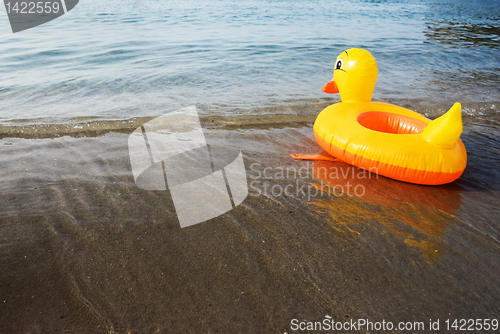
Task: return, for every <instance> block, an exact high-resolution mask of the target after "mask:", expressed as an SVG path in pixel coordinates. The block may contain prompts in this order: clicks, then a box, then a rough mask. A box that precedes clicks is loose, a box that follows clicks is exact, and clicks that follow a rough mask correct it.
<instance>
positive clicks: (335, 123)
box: [314, 49, 467, 185]
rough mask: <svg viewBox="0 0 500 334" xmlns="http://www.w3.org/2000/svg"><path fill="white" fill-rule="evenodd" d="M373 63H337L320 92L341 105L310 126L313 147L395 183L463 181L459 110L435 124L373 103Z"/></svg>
mask: <svg viewBox="0 0 500 334" xmlns="http://www.w3.org/2000/svg"><path fill="white" fill-rule="evenodd" d="M376 78H377V66H376V62H375V58H374V57H373V56H372V55H371V54H370V53H369V52H368V51H366V50H362V49H349V50H347V51H344V52H343V53H342V54H340V56H339V57H338V58H337V61H336V67H335V70H334V80H332V81H331V82H329V83H328V84H326V85H325V87H323V90H324V91H325V92H327V93H340V96H341V100H342V102H341V103H337V104H334V105H331V106H329V107H327V108H325V109H324V110H323V111H322V112H321V113H320V114H319V115H318V117H317V119H316V121H315V123H314V135H315V137H316V141H317V142H318V144H319V145H320V146H321V147H322V148H323V149H324V150H325V151H326V152H328V153H329V154H331V155H332V156H334V157H335V158H337V159H340V160H342V161H344V162H346V163H349V164H351V165H354V166H357V167H361V168H364V169H366V170H368V171H371V172H376V173H378V174H380V175H384V176H387V177H390V178H393V179H396V180H400V181H406V182H411V183H418V184H428V185H438V184H445V183H449V182H452V181H454V180H456V179H458V178H459V177H460V175H462V173H463V171H464V169H465V166H466V163H467V153H466V151H465V147H464V145H463V143H462V141H461V140H460V138H459V137H460V134H461V133H462V118H461V106H460V104H459V103H455V104H454V105H453V107H452V108H451V109H450V110H449V111H448V112H447V113H446V114H444V115H443V116H441V117H439V118H437V119H436V120H434V121H431V120H429V119H427V118H426V117H424V116H422V115H420V114H418V113H416V112H414V111H411V110H408V109H405V108H402V107H398V106H395V105H391V104H387V103H381V102H372V101H371V97H372V93H373V89H374V87H375V81H376Z"/></svg>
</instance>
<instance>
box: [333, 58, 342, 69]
mask: <svg viewBox="0 0 500 334" xmlns="http://www.w3.org/2000/svg"><path fill="white" fill-rule="evenodd" d="M342 65H344V61H343V60H342V59H339V60H338V61H337V64H336V65H335V69H336V70H341V69H342Z"/></svg>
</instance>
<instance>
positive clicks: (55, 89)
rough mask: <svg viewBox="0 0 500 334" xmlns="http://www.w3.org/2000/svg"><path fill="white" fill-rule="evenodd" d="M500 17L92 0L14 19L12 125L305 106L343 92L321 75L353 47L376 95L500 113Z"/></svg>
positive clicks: (5, 31) (6, 120)
mask: <svg viewBox="0 0 500 334" xmlns="http://www.w3.org/2000/svg"><path fill="white" fill-rule="evenodd" d="M499 15H500V10H499V7H498V4H497V3H496V1H479V0H475V1H438V2H436V1H337V2H335V3H333V2H331V1H324V0H316V1H307V2H303V1H266V0H255V1H246V2H244V3H241V2H234V1H217V2H210V1H192V2H183V1H161V2H160V1H129V2H124V1H106V2H105V3H103V2H102V1H97V0H88V1H85V2H81V3H79V4H78V6H77V7H75V9H74V10H72V11H71V12H69V13H68V14H66V15H64V16H62V17H60V18H58V19H57V20H54V21H52V22H49V23H47V24H44V25H42V26H39V27H37V28H35V29H31V30H27V31H24V32H21V33H17V34H12V33H11V32H10V31H9V29H10V27H9V26H8V20H7V19H6V17H5V19H4V20H0V21H1V22H0V24H1V25H0V31H1V37H2V38H1V41H0V51H1V52H0V73H1V77H0V94H1V102H0V123H2V124H8V125H13V124H18V120H24V121H26V120H29V122H30V123H61V122H64V121H68V120H71V119H75V118H81V117H84V118H85V119H86V122H92V121H93V120H95V118H98V119H99V120H101V119H107V120H123V119H130V118H133V117H152V116H157V115H161V114H163V113H165V112H168V111H171V110H175V109H177V108H181V107H185V106H187V105H193V104H196V105H197V106H198V108H199V109H200V110H201V111H202V112H204V113H206V114H217V115H227V114H230V115H234V114H241V113H243V114H262V113H278V114H283V113H284V114H288V113H292V114H293V113H294V112H295V111H296V110H300V109H301V108H302V107H303V106H304V105H308V104H311V103H319V104H325V103H328V102H330V103H331V102H332V101H335V100H336V99H337V97H333V98H332V97H329V96H328V95H326V94H324V93H323V92H322V91H321V87H322V86H323V85H324V83H326V82H327V81H329V80H330V79H331V76H332V70H333V61H334V60H335V58H336V57H337V55H338V54H339V53H341V52H342V51H343V50H345V49H347V48H350V47H362V48H366V49H368V50H369V51H370V52H372V54H373V55H374V56H375V57H376V58H377V61H378V68H379V78H378V82H377V86H376V89H375V93H374V98H375V99H377V100H394V101H397V102H398V104H400V105H407V106H409V107H412V108H413V109H417V110H418V111H422V112H430V113H431V114H432V115H433V116H437V115H438V114H439V113H441V112H443V111H444V110H446V109H447V108H449V106H450V105H451V103H453V102H455V101H460V102H471V103H478V102H480V103H484V104H483V105H482V106H481V107H482V108H483V109H486V110H489V109H490V108H491V109H493V110H494V111H498V106H499V103H498V101H500V92H499V89H498V84H499V82H500V77H499V75H498V73H499V70H500V60H499V59H500V58H499V57H498V55H499V53H498V48H499V46H500V34H499V31H500V26H499V22H500V21H499V19H498V18H499ZM422 105H424V106H425V107H424V106H422ZM317 112H319V110H316V113H317ZM12 120H14V122H12Z"/></svg>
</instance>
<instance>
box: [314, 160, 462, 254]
mask: <svg viewBox="0 0 500 334" xmlns="http://www.w3.org/2000/svg"><path fill="white" fill-rule="evenodd" d="M312 170H313V174H314V176H315V178H316V180H317V181H316V182H315V183H314V184H313V185H315V186H316V187H317V188H318V189H320V190H321V191H322V192H323V193H329V196H318V197H317V199H316V200H314V201H313V202H312V204H314V205H316V206H317V207H319V208H320V210H321V211H323V212H325V211H326V213H328V214H329V216H330V218H331V219H330V220H329V224H330V226H331V227H332V228H333V230H334V231H335V232H334V233H333V234H334V235H335V236H336V237H338V238H340V239H342V240H344V241H349V240H353V239H354V238H356V237H358V236H360V235H361V234H363V233H364V232H368V231H370V232H369V233H373V228H374V229H375V231H376V233H382V234H384V233H391V234H392V235H394V236H397V237H399V238H403V239H404V241H405V242H406V243H407V244H408V245H409V246H411V247H416V248H418V249H419V251H420V252H421V253H422V254H423V255H424V256H425V258H426V260H427V261H428V262H429V263H432V262H435V261H436V260H438V259H439V258H440V257H441V256H442V255H443V254H444V251H445V246H444V242H443V236H444V234H445V231H446V229H447V228H448V227H449V226H450V225H451V221H452V220H453V215H454V213H455V211H456V210H457V209H458V208H459V207H460V203H461V194H460V193H461V190H462V188H461V187H460V186H458V185H457V184H456V183H452V184H449V185H443V186H420V185H414V184H409V183H404V182H399V181H394V180H391V179H388V178H385V177H383V176H378V175H376V174H368V173H365V172H363V170H361V169H358V168H354V167H353V166H350V165H347V164H344V163H340V162H328V161H318V162H315V163H314V167H312ZM339 171H340V172H339ZM363 174H364V175H365V176H364V177H363ZM340 189H343V195H341V196H339V195H340ZM347 189H350V192H349V193H348V192H347Z"/></svg>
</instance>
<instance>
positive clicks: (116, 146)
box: [0, 123, 500, 333]
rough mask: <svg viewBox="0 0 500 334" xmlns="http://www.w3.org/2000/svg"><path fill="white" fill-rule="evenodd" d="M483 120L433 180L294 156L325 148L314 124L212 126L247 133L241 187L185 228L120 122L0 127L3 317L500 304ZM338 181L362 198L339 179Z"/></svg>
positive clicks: (452, 311) (275, 325)
mask: <svg viewBox="0 0 500 334" xmlns="http://www.w3.org/2000/svg"><path fill="white" fill-rule="evenodd" d="M479 127H480V128H477V125H474V124H472V123H470V124H468V126H467V127H466V133H465V134H464V136H463V137H462V138H463V140H464V143H465V145H466V147H467V149H468V152H469V164H468V167H467V169H466V172H465V173H464V175H463V176H462V178H461V179H460V180H459V181H457V182H455V183H453V184H451V185H447V186H442V187H426V186H417V185H410V184H405V183H401V182H397V181H392V180H389V179H386V178H384V177H378V178H377V177H374V176H373V175H372V176H371V177H368V178H360V177H358V176H357V175H358V174H357V173H358V172H359V170H355V174H352V170H354V169H353V167H350V166H347V165H345V164H342V163H336V162H321V163H313V162H305V161H294V160H292V159H291V158H290V157H289V153H317V152H318V146H317V145H316V144H315V142H314V138H313V135H312V128H311V127H310V126H300V127H286V126H285V127H283V126H281V127H271V128H265V127H255V128H245V129H230V130H228V129H215V128H214V129H205V135H206V136H207V140H208V142H209V144H210V145H213V146H214V147H215V146H219V147H226V148H228V149H242V151H243V154H244V159H245V165H246V168H247V178H248V181H249V184H251V187H250V194H249V196H248V197H247V199H246V200H245V201H244V202H243V204H241V205H240V206H238V207H237V208H235V209H233V210H232V211H230V212H228V213H226V214H224V215H222V216H219V217H217V218H214V219H212V220H210V221H206V222H204V223H201V224H197V225H194V226H190V227H187V228H183V229H181V228H180V226H179V223H178V220H177V217H176V214H175V209H174V207H173V204H172V199H171V197H170V195H169V193H168V191H146V190H142V189H139V188H138V187H136V185H135V183H134V179H133V176H132V173H131V169H130V168H131V167H130V161H129V157H128V149H127V137H128V134H126V133H115V132H110V133H107V134H105V135H101V136H97V137H82V138H73V137H67V136H66V137H61V138H52V139H50V138H48V139H24V138H3V139H0V156H1V157H2V164H1V165H0V203H1V208H0V268H2V270H1V272H0V297H1V298H0V332H1V333H56V332H70V333H115V332H116V333H128V332H131V333H154V332H158V333H285V332H287V333H291V332H293V331H292V330H291V320H292V319H298V320H299V321H323V319H325V316H330V317H332V318H333V319H334V320H335V321H344V320H345V321H349V320H350V319H354V320H355V321H356V320H357V319H361V318H364V319H368V320H370V321H374V322H375V321H382V320H385V321H392V322H394V323H397V322H399V321H404V322H407V321H411V322H413V321H423V322H425V323H426V326H427V324H428V322H429V319H433V320H436V319H440V320H441V324H443V321H444V320H446V319H461V318H465V319H487V318H489V319H494V318H498V314H499V311H500V286H499V285H498V279H499V278H500V256H499V255H500V233H499V231H500V224H499V222H498V214H499V209H498V207H499V203H500V195H499V193H500V190H499V186H498V184H500V183H499V182H498V181H499V175H500V173H499V167H498V159H499V155H498V142H499V139H498V138H499V137H498V133H497V130H495V129H494V127H491V131H490V132H489V133H488V130H487V128H488V126H486V125H485V126H483V125H481V126H479ZM485 129H486V130H485ZM485 133H486V135H485ZM488 150H489V151H488ZM266 168H267V169H266ZM351 169H352V170H351ZM283 170H284V171H287V172H288V173H285V174H280V171H283ZM325 170H327V171H328V173H327V174H324V171H325ZM335 170H337V172H339V171H340V173H341V176H340V177H338V178H336V177H335V175H332V172H333V171H335ZM346 171H348V172H346ZM342 173H344V175H342ZM353 175H354V177H353ZM259 176H260V177H259ZM252 182H253V183H252ZM265 182H267V185H266V188H265V189H267V192H266V191H264V183H265ZM348 182H349V183H350V184H352V186H353V187H356V186H362V187H358V188H357V189H358V190H359V192H358V194H357V195H358V196H356V194H355V195H354V196H350V195H349V194H346V193H345V192H344V193H343V194H340V193H339V192H335V189H340V187H339V186H342V187H344V188H343V189H346V186H347V183H348ZM287 186H289V187H288V188H286V187H287ZM273 187H274V188H273ZM301 187H302V188H301ZM285 188H286V189H288V192H287V194H284V193H282V194H279V189H285ZM272 189H274V193H273V192H272ZM300 189H302V190H303V191H304V192H301V190H300ZM361 189H363V190H364V192H363V194H362V195H361V193H360V191H361ZM332 191H333V192H332ZM309 195H310V196H309ZM426 329H427V327H426Z"/></svg>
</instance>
